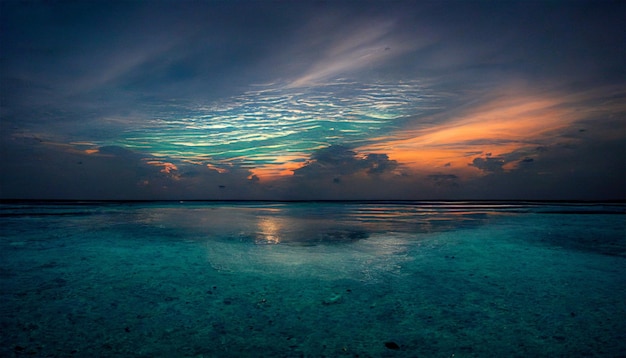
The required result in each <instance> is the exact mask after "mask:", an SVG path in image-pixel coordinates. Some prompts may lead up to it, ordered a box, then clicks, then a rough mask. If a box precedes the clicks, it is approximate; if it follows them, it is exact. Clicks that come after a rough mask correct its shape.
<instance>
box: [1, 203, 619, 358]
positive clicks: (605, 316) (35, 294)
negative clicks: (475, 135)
mask: <svg viewBox="0 0 626 358" xmlns="http://www.w3.org/2000/svg"><path fill="white" fill-rule="evenodd" d="M0 224H1V226H0V228H1V229H0V236H1V238H0V258H1V262H0V298H1V303H2V304H1V306H0V331H1V342H0V356H3V357H11V356H17V357H21V356H32V357H68V356H76V357H93V356H125V357H344V356H345V357H452V356H454V357H505V356H506V357H529V356H540V357H578V356H588V357H619V356H624V354H626V353H625V352H626V320H625V317H626V274H625V273H626V206H625V205H624V204H615V203H594V204H589V203H586V204H585V203H521V202H386V203H381V202H373V203H362V202H351V203H337V202H335V203H272V202H237V203H228V202H225V203H215V202H191V203H188V202H185V203H178V202H156V203H67V202H65V203H49V202H48V203H18V202H9V203H4V204H2V205H1V206H0Z"/></svg>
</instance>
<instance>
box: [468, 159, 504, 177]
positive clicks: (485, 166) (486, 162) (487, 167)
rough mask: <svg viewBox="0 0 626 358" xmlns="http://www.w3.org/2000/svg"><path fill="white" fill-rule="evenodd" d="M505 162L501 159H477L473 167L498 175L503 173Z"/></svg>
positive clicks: (473, 162) (472, 164)
mask: <svg viewBox="0 0 626 358" xmlns="http://www.w3.org/2000/svg"><path fill="white" fill-rule="evenodd" d="M504 164H505V161H504V159H502V158H500V157H485V158H475V159H474V160H473V161H472V163H471V164H469V165H471V166H473V167H476V168H478V169H480V170H482V171H485V172H492V173H497V172H501V171H502V166H504Z"/></svg>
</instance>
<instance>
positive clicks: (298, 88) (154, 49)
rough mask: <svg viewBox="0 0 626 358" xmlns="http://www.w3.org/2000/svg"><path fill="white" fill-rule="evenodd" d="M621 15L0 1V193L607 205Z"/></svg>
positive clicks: (616, 165)
mask: <svg viewBox="0 0 626 358" xmlns="http://www.w3.org/2000/svg"><path fill="white" fill-rule="evenodd" d="M625 14H626V2H624V1H614V2H613V1H589V2H587V1H556V0H553V1H502V2H494V1H379V2H374V1H181V2H175V1H145V2H142V1H128V2H122V1H113V2H111V1H107V2H97V1H88V2H85V1H2V2H0V36H1V37H0V50H1V51H0V86H1V87H0V158H1V163H2V170H1V172H0V198H4V199H7V198H12V199H16V198H17V199H81V200H86V199H95V200H151V199H155V200H473V199H487V200H492V199H503V200H509V199H521V200H523V199H526V200H624V199H626V25H625V24H626V15H625Z"/></svg>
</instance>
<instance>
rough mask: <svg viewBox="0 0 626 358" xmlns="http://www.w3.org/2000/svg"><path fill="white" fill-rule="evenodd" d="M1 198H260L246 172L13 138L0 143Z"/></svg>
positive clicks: (108, 148) (111, 149)
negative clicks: (0, 169)
mask: <svg viewBox="0 0 626 358" xmlns="http://www.w3.org/2000/svg"><path fill="white" fill-rule="evenodd" d="M0 154H2V157H3V158H4V162H3V173H2V175H1V176H0V197H2V198H22V199H24V198H26V199H28V198H33V199H103V200H104V199H106V200H130V199H173V200H180V199H207V200H210V199H255V198H256V199H261V198H267V196H264V192H265V189H264V188H262V187H261V186H259V185H258V180H256V178H255V177H254V176H252V175H251V173H250V171H248V170H246V169H243V168H239V167H236V166H231V167H230V168H229V170H228V172H220V171H218V170H214V169H212V167H210V166H207V165H203V164H190V163H185V162H175V163H174V162H172V161H169V160H165V159H164V158H161V159H158V158H153V157H149V156H146V154H145V153H139V152H135V151H132V150H128V149H125V148H122V147H119V146H104V147H97V148H93V147H91V146H88V149H84V146H83V145H68V144H63V143H58V142H51V141H48V140H43V139H40V138H32V137H14V138H11V139H5V140H3V141H2V143H1V145H0Z"/></svg>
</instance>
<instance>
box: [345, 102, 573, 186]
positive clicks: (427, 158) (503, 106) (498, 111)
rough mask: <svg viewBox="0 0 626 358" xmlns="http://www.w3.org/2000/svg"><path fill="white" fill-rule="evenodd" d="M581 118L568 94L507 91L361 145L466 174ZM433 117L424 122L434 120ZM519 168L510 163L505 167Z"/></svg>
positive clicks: (402, 160)
mask: <svg viewBox="0 0 626 358" xmlns="http://www.w3.org/2000/svg"><path fill="white" fill-rule="evenodd" d="M448 115H449V114H448ZM581 118H582V114H581V113H580V111H577V109H576V108H575V107H573V106H571V99H569V100H568V98H566V97H562V96H555V95H552V96H534V95H519V94H517V95H510V96H501V97H499V98H497V99H494V100H492V101H490V102H488V103H486V104H484V105H481V106H478V107H476V108H473V109H470V110H468V111H465V113H462V114H461V115H460V116H459V117H458V118H456V119H451V120H447V121H445V123H443V124H438V125H431V126H427V127H425V126H422V127H419V123H416V125H417V126H418V127H416V128H412V129H411V128H409V129H407V130H404V131H402V132H400V133H395V134H393V135H391V136H388V137H383V138H377V139H375V140H374V143H373V144H370V145H366V146H363V147H359V148H356V149H357V150H358V151H365V152H381V153H386V154H387V155H389V157H390V159H393V160H397V161H398V162H400V163H402V164H404V165H407V166H410V167H412V168H414V169H416V170H426V171H432V170H441V169H442V168H449V169H448V170H449V171H453V172H456V173H457V174H460V175H465V176H469V175H477V174H479V173H480V171H479V170H478V169H477V168H474V167H471V166H469V165H468V164H470V163H471V162H472V160H473V159H474V158H476V157H479V156H480V155H483V156H495V157H497V156H502V155H506V154H510V153H513V152H518V151H523V150H528V151H529V152H530V151H531V150H533V149H535V148H536V147H537V146H540V145H545V144H546V143H547V142H548V141H549V140H550V139H551V138H555V137H556V136H558V135H559V134H560V133H561V132H562V131H563V130H564V129H566V128H568V127H570V126H571V125H572V124H573V123H574V122H576V121H577V120H580V119H581ZM432 119H433V118H426V120H425V121H424V122H426V123H432V122H433V120H432ZM434 119H435V120H434V121H435V122H436V121H441V120H440V118H434ZM514 167H515V166H514V165H511V164H510V163H509V164H507V165H505V167H504V169H505V170H510V169H512V168H514Z"/></svg>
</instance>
